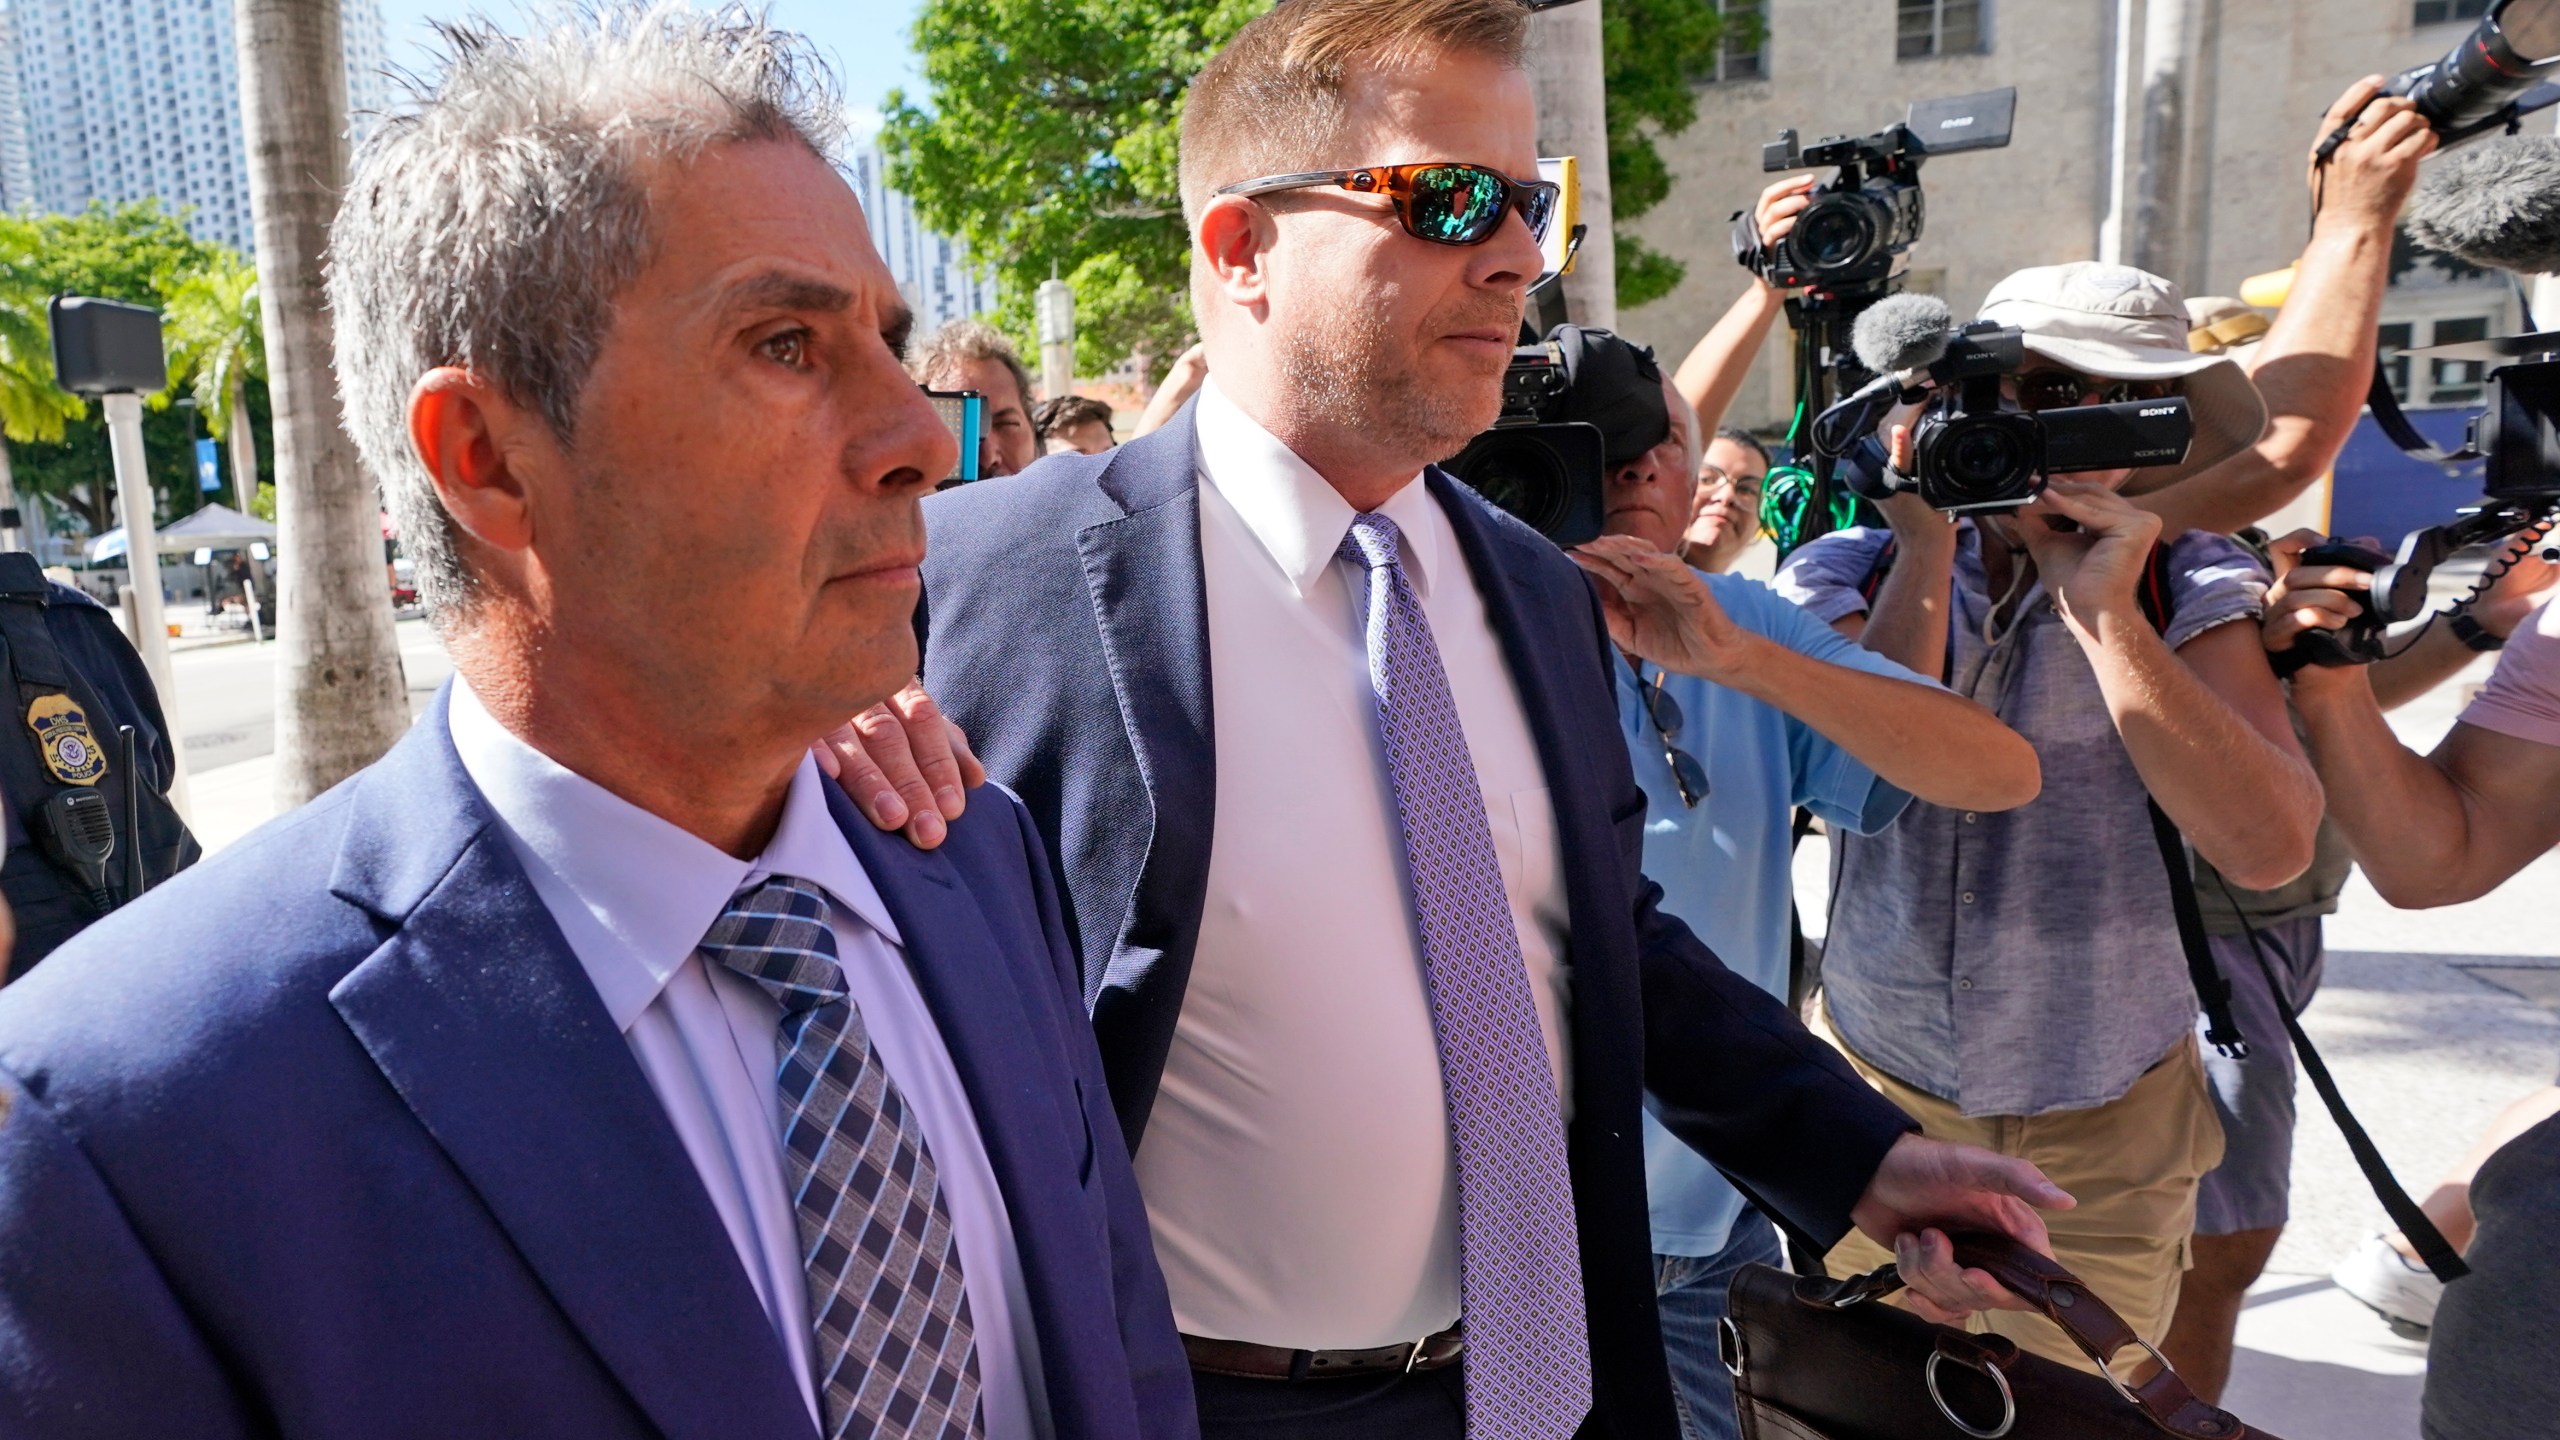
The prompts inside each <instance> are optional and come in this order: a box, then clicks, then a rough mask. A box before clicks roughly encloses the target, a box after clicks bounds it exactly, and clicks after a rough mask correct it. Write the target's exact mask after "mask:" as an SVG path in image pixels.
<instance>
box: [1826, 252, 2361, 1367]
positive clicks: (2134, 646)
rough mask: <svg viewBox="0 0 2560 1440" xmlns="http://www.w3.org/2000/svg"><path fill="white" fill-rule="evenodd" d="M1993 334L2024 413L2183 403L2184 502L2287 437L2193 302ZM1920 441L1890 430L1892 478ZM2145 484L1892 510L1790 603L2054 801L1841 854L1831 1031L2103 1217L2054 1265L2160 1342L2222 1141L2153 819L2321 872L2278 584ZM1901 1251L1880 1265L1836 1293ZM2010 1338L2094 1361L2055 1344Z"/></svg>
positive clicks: (2058, 272) (2115, 280)
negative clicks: (2262, 629)
mask: <svg viewBox="0 0 2560 1440" xmlns="http://www.w3.org/2000/svg"><path fill="white" fill-rule="evenodd" d="M1981 315H1982V318H1983V319H1985V320H1991V321H1997V322H1999V323H2002V324H2007V325H2015V326H2017V327H2019V328H2020V329H2021V330H2022V331H2023V332H2024V334H2025V342H2026V349H2027V352H2028V364H2027V367H2026V368H2025V370H2024V371H2023V373H2021V374H2019V375H2017V376H2015V377H2013V378H2012V379H2010V380H2008V381H2006V382H2004V387H2003V388H2004V391H2005V393H2006V394H2007V396H2008V398H2009V399H2010V400H2011V401H2012V402H2013V403H2015V404H2016V405H2018V406H2019V407H2020V408H2021V409H2027V410H2047V409H2055V408H2059V407H2063V406H2069V405H2091V404H2098V403H2101V402H2107V401H2118V400H2133V399H2156V398H2159V397H2162V396H2164V395H2168V394H2180V395H2183V396H2185V397H2186V400H2187V402H2188V405H2189V406H2190V407H2191V410H2192V413H2193V415H2194V417H2195V425H2196V436H2195V440H2194V443H2193V445H2192V446H2191V448H2190V449H2189V451H2188V454H2187V456H2186V458H2185V460H2184V461H2183V462H2182V463H2181V464H2180V465H2178V466H2175V467H2164V468H2168V469H2169V470H2170V471H2171V473H2170V475H2169V476H2168V477H2167V478H2168V480H2169V481H2172V482H2174V481H2175V480H2177V479H2179V478H2182V477H2184V476H2186V475H2190V474H2194V473H2196V472H2199V471H2202V470H2205V469H2207V468H2209V467H2211V466H2213V465H2215V464H2217V463H2219V462H2221V461H2222V460H2224V459H2226V458H2227V457H2229V456H2232V455H2235V454H2238V453H2240V452H2242V451H2244V450H2246V449H2247V448H2248V447H2249V446H2251V445H2252V444H2254V443H2255V442H2256V441H2257V439H2258V437H2259V432H2260V430H2261V429H2262V428H2263V426H2264V423H2265V412H2264V410H2263V408H2262V406H2261V404H2260V402H2259V399H2258V396H2257V392H2256V391H2255V390H2254V389H2253V388H2252V387H2251V385H2250V382H2249V379H2248V377H2247V376H2246V375H2245V374H2243V373H2242V372H2241V370H2240V368H2239V367H2238V366H2237V365H2234V364H2233V363H2231V361H2230V360H2228V359H2227V358H2225V357H2222V356H2218V355H2203V354H2197V353H2194V352H2193V351H2191V350H2190V349H2189V348H2188V345H2187V317H2186V308H2185V305H2184V302H2183V301H2182V300H2181V299H2180V298H2179V295H2178V292H2177V289H2176V287H2175V286H2173V285H2171V284H2170V283H2169V282H2168V281H2166V280H2162V279H2160V278H2159V277H2157V276H2154V275H2149V274H2145V273H2144V272H2142V271H2138V270H2131V269H2127V268H2125V267H2122V266H2115V265H2100V264H2076V265H2058V266H2049V267H2044V268H2041V269H2033V270H2025V271H2021V272H2019V273H2018V274H2016V275H2012V276H2010V277H2009V278H2008V279H2006V280H2004V281H2002V282H2001V283H2000V284H1998V285H1997V286H1994V287H1993V289H1992V292H1991V295H1990V297H1989V299H1987V300H1986V301H1985V302H1984V305H1983V308H1982V312H1981ZM1908 441H1909V434H1908V429H1907V427H1903V426H1898V425H1897V426H1894V427H1893V446H1894V449H1895V451H1896V452H1897V453H1896V455H1895V463H1896V464H1897V465H1902V466H1907V465H1908V464H1909V456H1908ZM2132 473H2133V472H2131V471H2122V470H2119V471H2115V472H2111V473H2099V474H2092V475H2088V476H2083V477H2076V478H2074V479H2070V480H2056V481H2054V482H2052V484H2051V486H2050V487H2049V488H2048V489H2047V490H2046V491H2045V492H2044V494H2043V495H2042V496H2041V497H2039V498H2038V499H2036V500H2035V501H2034V502H2032V503H2030V504H2028V505H2026V506H2024V507H2022V508H2020V509H2018V510H2016V511H2014V512H2011V513H2007V514H2001V515H1993V516H1984V517H1980V518H1977V519H1970V520H1963V521H1959V522H1955V523H1950V522H1949V519H1948V517H1947V516H1945V515H1943V514H1940V513H1938V512H1936V511H1934V510H1931V509H1930V508H1929V507H1927V506H1926V505H1924V504H1922V503H1920V502H1919V501H1918V500H1917V499H1916V498H1915V497H1912V496H1908V495H1901V496H1896V497H1895V498H1894V499H1892V500H1889V501H1887V502H1886V503H1885V505H1884V506H1883V509H1884V511H1885V514H1886V516H1887V517H1888V519H1889V520H1890V522H1891V529H1890V531H1886V530H1848V531H1842V532H1839V533H1836V534H1833V535H1827V536H1824V537H1823V538H1821V539H1819V540H1816V541H1813V542H1812V543H1810V544H1807V545H1805V546H1804V547H1802V548H1801V549H1799V550H1797V551H1796V552H1795V553H1794V554H1793V555H1792V556H1790V557H1789V558H1788V560H1787V562H1786V564H1785V565H1784V566H1783V567H1782V568H1781V570H1780V572H1779V575H1778V580H1777V588H1778V589H1779V591H1780V592H1781V593H1783V594H1786V595H1788V596H1789V597H1790V598H1792V599H1794V600H1796V601H1797V602H1798V603H1799V604H1802V605H1803V606H1805V607H1806V608H1807V609H1809V610H1811V611H1813V612H1814V613H1815V614H1816V615H1819V616H1821V617H1822V618H1824V619H1826V620H1829V621H1831V622H1833V623H1834V624H1835V625H1836V626H1837V627H1838V628H1839V629H1840V630H1841V631H1842V633H1844V634H1847V635H1849V636H1852V637H1854V638H1858V639H1860V640H1861V641H1862V642H1863V643H1864V644H1865V645H1866V646H1867V647H1868V648H1870V649H1873V650H1876V651H1879V652H1881V653H1883V654H1886V655H1889V656H1892V657H1893V658H1894V659H1896V660H1899V661H1900V662H1901V663H1902V664H1904V665H1906V666H1908V667H1910V668H1911V669H1913V670H1916V671H1918V672H1920V673H1921V674H1924V675H1940V676H1944V677H1946V680H1947V683H1948V685H1949V688H1951V689H1953V690H1955V691H1956V692H1957V693H1959V694H1963V695H1969V696H1972V697H1973V698H1975V699H1977V700H1979V701H1981V702H1982V703H1983V704H1985V705H1987V706H1989V707H1990V708H1991V709H1992V711H1993V712H1994V713H1996V714H1997V715H1999V716H2000V718H2001V719H2002V720H2004V721H2006V722H2007V723H2008V724H2009V725H2011V726H2012V727H2014V728H2015V729H2016V730H2017V731H2018V732H2019V733H2020V734H2023V735H2025V736H2026V737H2027V739H2028V740H2030V741H2032V742H2033V743H2034V744H2035V747H2036V750H2037V753H2038V755H2039V756H2040V757H2041V759H2042V760H2043V766H2044V790H2043V793H2042V794H2041V795H2039V796H2038V797H2037V798H2036V800H2035V801H2034V802H2033V803H2031V804H2028V805H2025V806H2022V807H2020V808H2018V809H2015V810H2012V811H2009V812H2008V813H2006V814H2000V815H1993V814H1988V813H1983V812H1980V811H1977V810H1969V809H1959V808H1954V807H1942V806H1937V805H1929V804H1920V805H1914V806H1912V807H1911V808H1910V809H1909V810H1907V811H1906V812H1904V814H1903V816H1902V818H1901V819H1900V820H1898V821H1896V822H1895V823H1894V824H1893V825H1892V826H1890V827H1888V828H1887V829H1885V830H1884V831H1882V832H1881V833H1879V834H1877V835H1875V836H1873V837H1868V838H1861V837H1857V836H1848V837H1844V838H1843V839H1842V840H1841V842H1840V845H1841V850H1840V858H1839V861H1838V863H1837V864H1836V866H1835V869H1834V872H1833V875H1834V881H1835V884H1834V890H1833V893H1834V896H1835V899H1834V903H1833V909H1832V917H1831V929H1830V933H1829V935H1828V937H1827V939H1826V941H1825V944H1824V947H1823V964H1822V983H1823V998H1822V1005H1821V1009H1820V1011H1819V1018H1820V1019H1822V1020H1823V1021H1824V1022H1825V1026H1824V1027H1817V1028H1825V1027H1827V1028H1828V1029H1829V1030H1831V1031H1832V1033H1834V1034H1836V1035H1837V1036H1838V1037H1839V1038H1840V1040H1841V1041H1842V1042H1843V1048H1844V1049H1846V1050H1847V1051H1848V1052H1849V1055H1850V1058H1851V1059H1852V1060H1853V1061H1855V1062H1856V1063H1857V1064H1858V1066H1859V1068H1860V1069H1861V1071H1862V1072H1863V1073H1865V1074H1866V1075H1867V1076H1868V1078H1869V1079H1870V1080H1872V1081H1874V1082H1875V1083H1876V1085H1877V1086H1878V1087H1879V1088H1880V1089H1882V1090H1883V1091H1884V1092H1885V1093H1886V1094H1887V1095H1889V1096H1891V1097H1893V1098H1894V1100H1895V1101H1896V1102H1897V1103H1899V1104H1901V1105H1902V1106H1903V1108H1905V1109H1906V1110H1909V1111H1911V1113H1913V1114H1914V1115H1916V1116H1918V1117H1919V1118H1920V1121H1921V1123H1922V1125H1923V1126H1924V1127H1926V1129H1927V1131H1928V1133H1930V1134H1932V1135H1939V1136H1945V1137H1948V1138H1962V1139H1969V1140H1971V1141H1973V1142H1974V1143H1979V1144H1988V1145H1992V1146H1994V1147H1996V1148H1999V1149H2001V1150H2003V1151H2005V1152H2006V1153H2009V1154H2013V1155H2017V1156H2020V1157H2022V1158H2029V1159H2032V1160H2034V1161H2035V1162H2036V1163H2037V1164H2038V1165H2039V1166H2041V1167H2043V1168H2044V1169H2045V1170H2046V1171H2047V1172H2048V1173H2051V1174H2054V1175H2055V1176H2056V1177H2057V1178H2058V1179H2059V1180H2060V1181H2061V1183H2062V1184H2063V1185H2065V1186H2066V1188H2068V1189H2070V1190H2071V1191H2072V1192H2073V1193H2074V1194H2075V1195H2076V1196H2078V1197H2079V1198H2080V1200H2081V1204H2080V1206H2079V1207H2078V1208H2076V1209H2075V1210H2074V1211H2072V1212H2071V1213H2070V1214H2068V1215H2065V1216H2059V1217H2056V1220H2055V1223H2054V1226H2053V1235H2054V1249H2055V1254H2056V1256H2057V1257H2058V1258H2060V1259H2061V1260H2062V1262H2063V1263H2064V1264H2065V1265H2066V1266H2067V1267H2069V1268H2070V1269H2071V1270H2072V1271H2073V1272H2074V1273H2076V1274H2078V1275H2079V1276H2080V1277H2081V1278H2082V1279H2084V1280H2086V1281H2087V1282H2089V1284H2090V1286H2091V1287H2092V1288H2093V1289H2095V1290H2097V1291H2098V1292H2099V1294H2101V1295H2102V1296H2103V1297H2104V1298H2105V1299H2106V1300H2107V1301H2108V1303H2109V1304H2111V1305H2113V1306H2114V1307H2115V1309H2116V1310H2117V1312H2118V1313H2120V1314H2122V1315H2123V1316H2124V1317H2125V1318H2126V1319H2127V1321H2129V1322H2130V1323H2131V1324H2132V1325H2133V1326H2134V1328H2135V1330H2136V1332H2137V1333H2138V1334H2139V1335H2140V1337H2141V1338H2142V1339H2143V1340H2144V1341H2146V1342H2148V1343H2152V1344H2157V1343H2158V1342H2159V1341H2160V1340H2161V1338H2162V1337H2163V1335H2164V1334H2165V1332H2166V1330H2167V1327H2168V1323H2169V1319H2170V1315H2171V1313H2172V1312H2173V1311H2174V1309H2175V1307H2176V1303H2177V1298H2178V1290H2179V1283H2180V1277H2181V1274H2182V1271H2183V1269H2184V1266H2185V1264H2186V1260H2187V1255H2188V1236H2189V1234H2190V1232H2191V1231H2192V1230H2193V1228H2194V1222H2195V1203H2196V1187H2197V1182H2198V1181H2199V1179H2200V1178H2201V1177H2202V1176H2203V1174H2204V1173H2205V1172H2206V1171H2207V1170H2209V1169H2211V1168H2212V1167H2213V1165H2214V1164H2215V1162H2216V1161H2217V1160H2218V1159H2219V1158H2220V1156H2221V1152H2222V1134H2221V1129H2220V1126H2219V1123H2218V1122H2217V1121H2216V1119H2215V1116H2214V1112H2213V1108H2212V1105H2211V1102H2210V1100H2209V1098H2208V1097H2207V1094H2206V1091H2205V1085H2204V1078H2203V1071H2202V1067H2201V1064H2200V1062H2199V1060H2198V1057H2197V1053H2196V1046H2195V1041H2194V1039H2193V1027H2194V1020H2195V1014H2196V1008H2197V997H2196V994H2195V991H2194V989H2193V986H2192V984H2191V982H2190V979H2189V975H2188V971H2187V965H2186V958H2185V950H2184V947H2183V946H2182V944H2181V942H2180V939H2179V932H2178V928H2177V923H2176V919H2175V912H2174V909H2173V897H2172V891H2171V881H2170V873H2169V871H2168V868H2167V866H2166V865H2165V864H2164V860H2163V856H2162V853H2161V850H2160V847H2159V843H2158V840H2157V837H2156V835H2155V832H2154V828H2153V823H2152V818H2151V810H2150V807H2149V804H2148V802H2149V801H2152V800H2156V801H2157V802H2158V805H2159V808H2160V810H2161V811H2163V812H2165V814H2166V815H2167V816H2168V818H2169V820H2171V821H2172V822H2174V823H2175V825H2176V827H2177V829H2178V830H2180V831H2182V832H2184V834H2185V836H2186V838H2187V840H2188V841H2189V842H2191V843H2192V844H2193V846H2194V848H2195V850H2196V852H2197V853H2198V854H2200V855H2202V856H2204V857H2205V858H2206V859H2207V860H2209V861H2211V862H2212V863H2213V864H2214V865H2215V866H2216V867H2218V868H2219V869H2221V870H2222V872H2223V873H2224V874H2226V875H2228V876H2230V877H2231V879H2232V882H2233V883H2234V884H2238V885H2244V886H2250V887H2255V888H2264V887H2268V886H2273V885H2277V884H2281V883H2283V882H2284V881H2286V880H2288V879H2290V878H2291V877H2292V876H2294V875H2296V874H2298V873H2300V872H2301V871H2302V870H2303V868H2304V867H2305V866H2307V865H2308V864H2309V863H2310V861H2311V854H2312V835H2313V831H2314V830H2315V828H2316V827H2317V825H2318V823H2319V818H2320V785H2319V781H2318V780H2317V779H2316V778H2315V777H2314V776H2313V775H2312V773H2311V769H2310V766H2309V764H2308V762H2307V761H2306V760H2305V759H2304V757H2303V754H2302V749H2301V746H2300V745H2299V743H2297V741H2296V740H2295V738H2294V733H2293V728H2292V726H2291V724H2290V723H2289V722H2288V720H2287V718H2286V714H2285V708H2284V695H2283V691H2282V690H2281V688H2280V687H2279V686H2278V685H2277V683H2276V679H2275V676H2274V673H2273V671H2272V670H2271V669H2270V668H2269V667H2268V664H2267V659H2266V655H2265V652H2264V650H2263V648H2262V647H2261V646H2260V645H2259V644H2258V640H2257V633H2258V632H2257V626H2256V625H2255V624H2254V623H2249V624H2242V623H2236V622H2242V621H2254V620H2255V619H2256V618H2257V616H2258V614H2259V612H2260V609H2261V607H2262V605H2263V598H2264V594H2265V588H2266V575H2265V572H2264V570H2262V569H2261V568H2260V567H2259V565H2258V563H2257V561H2256V559H2255V558H2254V557H2253V556H2251V555H2250V554H2249V553H2248V552H2247V551H2246V550H2244V549H2242V548H2241V547H2240V546H2239V545H2238V544H2237V543H2236V542H2234V541H2232V540H2230V539H2228V538H2227V537H2224V536H2221V535H2215V534H2209V533H2207V532H2204V531H2189V532H2187V533H2185V534H2183V535H2176V536H2167V535H2162V534H2161V533H2160V521H2159V519H2158V517H2157V516H2155V515H2153V514H2151V513H2149V512H2147V511H2144V510H2141V509H2138V508H2136V507H2135V506H2134V505H2133V504H2132V502H2130V501H2128V500H2126V499H2124V498H2122V497H2121V496H2120V495H2118V494H2117V493H2116V492H2117V488H2118V487H2120V486H2121V485H2123V484H2124V482H2125V481H2126V480H2127V479H2128V478H2129V476H2130V475H2131V474H2132ZM2155 548H2157V550H2158V555H2159V558H2158V559H2157V560H2155V559H2154V558H2153V557H2154V552H2155ZM2145 594H2147V595H2148V600H2147V601H2146V600H2145V598H2144V595H2145ZM2181 863H2182V866H2183V856H2181ZM2251 1038H2252V1039H2254V1040H2255V1041H2257V1042H2258V1043H2259V1044H2282V1043H2283V1040H2282V1037H2281V1036H2280V1035H2268V1036H2253V1037H2251ZM1880 1253H1881V1252H1880V1251H1877V1250H1875V1249H1874V1248H1873V1247H1872V1246H1871V1245H1867V1244H1865V1243H1864V1242H1861V1241H1860V1240H1858V1239H1856V1238H1855V1237H1853V1238H1852V1239H1851V1240H1850V1241H1848V1242H1847V1243H1846V1244H1844V1245H1843V1246H1841V1247H1839V1248H1838V1249H1836V1250H1835V1251H1834V1252H1833V1255H1832V1265H1833V1267H1834V1268H1835V1269H1837V1268H1840V1267H1842V1266H1847V1267H1850V1268H1855V1267H1856V1266H1858V1265H1861V1264H1864V1263H1865V1262H1866V1261H1867V1260H1868V1259H1869V1258H1871V1257H1872V1256H1874V1255H1877V1254H1880ZM1992 1323H1993V1328H1995V1329H1999V1330H2002V1331H2004V1332H2005V1333H2008V1334H2009V1335H2010V1336H2011V1337H2012V1338H2013V1339H2015V1340H2016V1341H2017V1342H2018V1343H2019V1344H2020V1345H2021V1346H2022V1347H2024V1348H2027V1349H2030V1350H2033V1351H2036V1352H2037V1353H2040V1354H2045V1355H2048V1356H2051V1357H2053V1358H2056V1359H2060V1360H2064V1361H2066V1362H2077V1361H2078V1352H2077V1351H2076V1350H2075V1349H2074V1348H2073V1347H2072V1346H2071V1344H2070V1343H2069V1342H2068V1341H2067V1340H2066V1339H2064V1338H2063V1336H2062V1334H2061V1333H2060V1331H2059V1330H2058V1329H2056V1328H2054V1327H2053V1326H2051V1325H2050V1324H2049V1323H2048V1322H2046V1321H2044V1320H2043V1318H2042V1317H2011V1316H2000V1317H1995V1318H1994V1320H1993V1322H1992Z"/></svg>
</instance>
